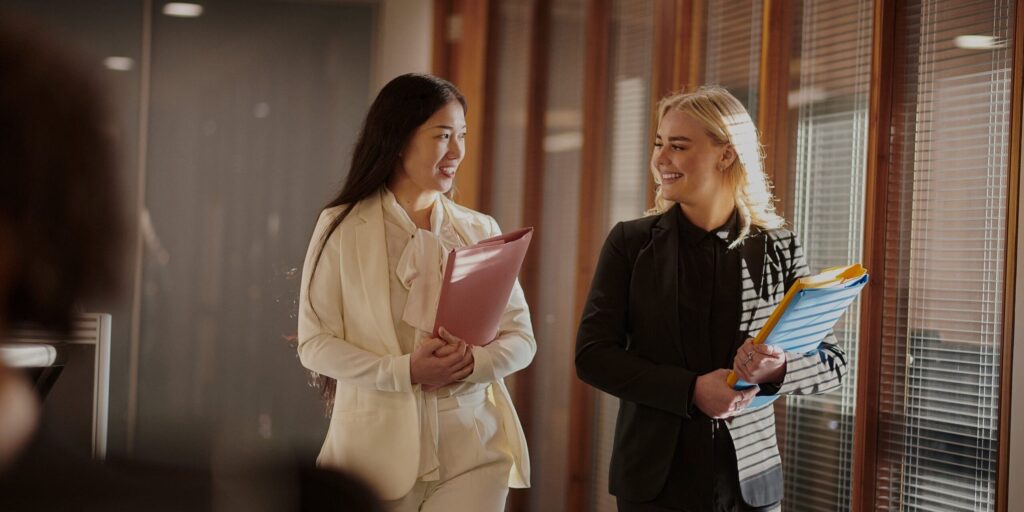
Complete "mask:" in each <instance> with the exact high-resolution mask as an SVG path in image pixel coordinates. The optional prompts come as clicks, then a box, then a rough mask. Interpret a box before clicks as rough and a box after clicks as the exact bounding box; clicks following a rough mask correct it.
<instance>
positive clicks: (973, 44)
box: [953, 35, 1006, 50]
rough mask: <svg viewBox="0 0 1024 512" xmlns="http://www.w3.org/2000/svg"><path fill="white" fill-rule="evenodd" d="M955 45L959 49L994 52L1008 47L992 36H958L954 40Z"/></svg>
mask: <svg viewBox="0 0 1024 512" xmlns="http://www.w3.org/2000/svg"><path fill="white" fill-rule="evenodd" d="M953 44H955V45H956V47H957V48H963V49H964V50H993V49H995V48H1003V47H1004V46H1006V45H1005V44H1004V43H1003V42H1002V41H999V40H997V39H996V38H995V37H992V36H977V35H970V36H956V38H954V39H953Z"/></svg>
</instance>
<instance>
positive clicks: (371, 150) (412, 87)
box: [309, 73, 466, 414]
mask: <svg viewBox="0 0 1024 512" xmlns="http://www.w3.org/2000/svg"><path fill="white" fill-rule="evenodd" d="M452 101H458V102H459V104H461V105H462V110H463V112H465V111H466V98H464V97H463V96H462V93H461V92H459V90H458V89H457V88H456V87H455V86H454V85H453V84H452V83H451V82H449V81H447V80H444V79H442V78H438V77H436V76H432V75H424V74H417V73H409V74H406V75H402V76H399V77H397V78H395V79H394V80H391V81H390V82H388V83H387V85H385V86H384V88H383V89H381V91H380V93H379V94H377V99H375V100H373V105H371V106H370V111H369V112H367V114H366V120H365V121H363V129H362V131H361V132H360V133H359V139H358V140H357V141H356V147H355V150H354V151H353V152H352V165H351V166H350V167H349V170H348V176H347V177H346V178H345V185H344V186H343V187H342V188H341V192H339V193H338V195H337V197H335V198H334V199H332V200H331V202H329V203H327V205H326V206H324V210H326V209H328V208H333V207H336V206H342V205H344V206H345V208H344V209H343V210H342V211H341V214H340V215H338V216H337V217H335V219H334V220H333V221H332V222H331V225H330V227H328V228H327V230H326V231H325V232H324V234H323V237H321V239H320V248H319V249H318V250H317V254H316V259H315V260H313V270H312V271H311V272H310V278H309V280H310V283H312V282H313V276H314V275H316V268H317V266H318V265H319V264H320V257H321V256H323V252H324V246H326V245H327V239H328V238H330V237H331V234H332V233H334V230H335V229H338V225H340V224H341V221H343V220H345V217H347V216H348V214H349V213H350V212H351V211H352V208H353V207H354V206H355V205H356V203H358V202H359V201H362V200H363V199H366V198H367V197H369V196H370V195H371V194H374V193H376V192H377V191H379V190H380V188H381V187H383V186H384V184H385V183H387V181H388V179H389V178H391V174H392V173H394V172H395V169H397V168H398V165H399V163H400V162H401V152H402V150H403V149H405V147H406V145H408V144H409V139H411V138H412V135H413V133H414V132H415V131H416V129H417V128H419V127H420V126H421V125H422V124H423V123H425V122H427V119H430V116H432V115H434V113H435V112H437V111H438V110H440V109H441V107H444V106H445V105H447V104H448V103H451V102H452ZM310 304H311V306H312V303H310ZM314 313H315V309H314ZM313 381H314V384H315V386H316V387H317V388H319V389H320V394H321V395H322V396H323V398H324V400H325V401H326V404H325V405H326V407H327V412H328V414H329V413H330V411H331V407H332V406H333V404H334V392H335V389H336V386H337V382H335V380H334V379H332V378H330V377H327V376H325V375H320V374H318V373H316V372H313Z"/></svg>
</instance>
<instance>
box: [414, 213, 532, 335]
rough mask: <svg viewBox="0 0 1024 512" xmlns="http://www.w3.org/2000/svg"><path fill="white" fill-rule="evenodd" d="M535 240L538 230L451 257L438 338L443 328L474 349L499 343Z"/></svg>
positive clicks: (465, 249)
mask: <svg viewBox="0 0 1024 512" xmlns="http://www.w3.org/2000/svg"><path fill="white" fill-rule="evenodd" d="M531 238H533V228H522V229H517V230H515V231H510V232H508V233H505V234H503V235H498V236H496V237H494V238H488V239H486V240H481V241H480V242H478V243H477V244H476V245H471V246H469V247H460V248H458V249H455V250H453V251H452V252H450V253H449V254H448V264H447V265H446V266H445V271H444V280H443V281H442V282H441V297H440V298H439V300H438V304H437V317H436V318H435V319H434V337H440V334H439V331H440V329H441V327H444V328H445V330H447V331H448V332H450V333H451V334H452V335H454V336H456V337H458V338H461V339H463V340H465V341H466V342H467V343H471V344H473V345H479V346H483V345H486V344H488V343H490V342H491V341H492V340H494V337H495V336H496V335H497V334H498V325H499V324H500V323H501V316H502V315H503V314H504V313H505V308H506V307H507V306H508V299H509V298H510V297H511V296H512V286H513V285H514V284H515V282H516V276H518V275H519V268H520V267H522V265H523V259H524V258H525V257H526V249H527V248H528V247H530V239H531Z"/></svg>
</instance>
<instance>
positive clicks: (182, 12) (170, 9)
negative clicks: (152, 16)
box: [164, 2, 203, 18]
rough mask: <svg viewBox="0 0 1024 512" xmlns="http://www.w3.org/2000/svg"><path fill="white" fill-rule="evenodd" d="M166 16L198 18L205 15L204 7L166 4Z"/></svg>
mask: <svg viewBox="0 0 1024 512" xmlns="http://www.w3.org/2000/svg"><path fill="white" fill-rule="evenodd" d="M164 14H166V15H168V16H176V17H178V18H198V17H199V16H202V15H203V6H201V5H199V4H193V3H189V2H170V3H166V4H164Z"/></svg>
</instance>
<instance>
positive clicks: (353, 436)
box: [298, 74, 536, 511]
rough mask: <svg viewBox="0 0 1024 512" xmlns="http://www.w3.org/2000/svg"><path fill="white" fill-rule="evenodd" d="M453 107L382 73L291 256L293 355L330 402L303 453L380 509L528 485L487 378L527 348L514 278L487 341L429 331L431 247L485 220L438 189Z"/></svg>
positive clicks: (473, 499)
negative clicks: (337, 178) (301, 249)
mask: <svg viewBox="0 0 1024 512" xmlns="http://www.w3.org/2000/svg"><path fill="white" fill-rule="evenodd" d="M465 112H466V101H465V99H464V98H463V96H462V94H461V93H460V92H459V91H458V89H456V88H455V86H454V85H452V84H451V83H449V82H447V81H445V80H442V79H440V78H437V77H433V76H429V75H418V74H408V75H403V76H400V77H398V78H395V79H394V80H392V81H391V82H389V83H388V84H387V85H385V86H384V88H383V89H382V90H381V91H380V93H379V94H378V96H377V98H376V100H375V101H374V102H373V105H372V106H371V107H370V111H369V113H368V114H367V116H366V120H365V122H364V125H363V130H362V133H361V134H360V136H359V140H358V142H357V143H356V147H355V151H354V154H353V156H352V165H351V167H350V169H349V173H348V177H347V178H346V181H345V185H344V187H343V188H342V190H341V193H340V194H338V196H337V197H336V198H335V199H334V200H333V201H331V202H330V203H329V204H328V205H327V206H326V207H325V208H324V210H323V211H322V212H321V214H320V218H319V220H318V222H317V225H316V228H315V230H314V233H313V238H312V240H311V242H310V245H309V251H308V253H307V256H306V261H305V266H304V268H303V276H302V289H301V297H300V310H299V343H298V351H299V357H300V359H301V361H302V364H303V365H304V366H305V367H306V368H308V369H310V370H311V371H313V372H315V373H316V374H318V376H319V377H318V380H319V382H320V384H321V389H322V391H323V393H324V397H325V398H326V399H327V400H328V404H329V408H330V411H331V423H330V428H329V430H328V433H327V439H326V440H325V441H324V445H323V448H322V450H321V452H320V456H319V458H318V459H317V462H318V464H319V465H321V466H328V467H341V468H345V469H348V470H351V471H354V472H355V473H356V474H358V475H359V476H361V477H363V478H365V479H366V480H367V481H368V482H370V484H371V485H372V486H373V487H374V488H375V489H376V491H377V492H378V493H379V494H380V496H381V497H382V498H383V499H384V500H386V506H387V507H388V508H390V509H392V510H480V511H487V510H493V511H498V510H503V509H504V503H505V498H506V496H507V494H508V488H509V487H510V486H511V487H526V486H528V485H529V459H528V456H527V449H526V441H525V438H524V436H523V431H522V427H521V426H520V424H519V419H518V417H517V416H516V413H515V409H514V408H513V406H512V401H511V398H510V397H509V393H508V390H507V389H506V387H505V384H504V381H503V380H502V379H503V378H504V377H505V376H507V375H509V374H511V373H513V372H516V371H518V370H520V369H522V368H525V367H526V366H527V365H528V364H529V363H530V361H531V360H532V359H533V355H534V353H535V352H536V342H535V341H534V338H533V329H532V327H531V325H530V315H529V310H528V309H527V306H526V301H525V299H524V297H523V292H522V290H521V289H520V287H519V285H518V284H516V286H515V287H514V289H513V292H512V297H511V298H510V299H509V303H508V306H507V309H506V312H505V315H504V316H503V318H502V322H501V326H500V328H499V330H498V334H497V337H496V338H495V339H494V340H493V341H492V342H491V343H490V344H488V345H486V346H470V345H468V344H466V343H464V342H463V341H461V340H459V339H457V338H455V337H453V336H450V335H448V334H447V333H446V332H443V333H442V338H443V339H436V338H433V337H432V336H431V335H430V331H431V330H432V323H433V318H434V314H435V313H436V308H437V295H438V293H439V291H440V283H441V269H442V261H443V259H444V255H445V253H446V252H447V251H450V250H452V249H454V248H456V247H460V246H465V245H470V244H473V243H475V242H477V241H479V240H482V239H484V238H488V237H491V236H494V235H496V234H498V233H499V230H498V226H497V223H495V221H494V219H492V218H491V217H488V216H487V215H483V214H481V213H478V212H475V211H473V210H470V209H468V208H464V207H462V206H459V205H457V204H455V202H453V201H452V200H451V192H452V185H453V181H454V178H455V175H456V171H457V169H458V166H459V163H460V162H461V160H462V158H463V156H464V153H465V142H464V138H465V134H466V118H465Z"/></svg>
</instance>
